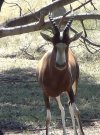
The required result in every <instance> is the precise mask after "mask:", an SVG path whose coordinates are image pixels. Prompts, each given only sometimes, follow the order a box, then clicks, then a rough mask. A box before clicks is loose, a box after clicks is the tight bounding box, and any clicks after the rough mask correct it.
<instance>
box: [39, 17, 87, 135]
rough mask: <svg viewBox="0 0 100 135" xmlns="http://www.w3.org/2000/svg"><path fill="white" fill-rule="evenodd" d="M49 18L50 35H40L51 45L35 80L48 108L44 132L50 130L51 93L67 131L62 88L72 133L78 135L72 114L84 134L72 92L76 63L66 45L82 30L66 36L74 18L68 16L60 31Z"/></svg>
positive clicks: (77, 36) (74, 82)
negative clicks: (51, 31)
mask: <svg viewBox="0 0 100 135" xmlns="http://www.w3.org/2000/svg"><path fill="white" fill-rule="evenodd" d="M49 19H50V22H51V25H52V27H53V36H52V37H50V36H49V35H46V34H44V33H41V35H42V37H43V38H44V39H45V40H47V41H49V42H51V43H52V45H53V49H52V50H51V51H49V52H47V53H46V54H45V55H44V56H43V57H42V59H41V60H40V62H39V64H38V68H37V75H38V80H39V82H40V84H41V86H42V89H43V95H44V101H45V106H46V110H47V117H46V135H48V133H49V131H48V130H49V125H50V120H51V112H50V103H49V99H50V97H54V98H56V100H57V103H58V106H59V109H60V111H61V118H62V125H63V133H64V135H66V130H65V111H64V107H63V106H62V103H61V100H60V95H61V93H62V92H65V93H66V95H67V96H68V99H69V111H70V114H71V118H72V124H73V129H74V135H78V134H77V129H76V124H75V117H76V120H77V123H78V127H79V131H80V135H84V132H83V129H82V126H81V122H80V116H79V110H78V108H77V106H76V104H75V95H76V92H77V85H78V78H79V66H78V63H77V61H76V59H75V57H74V55H73V53H72V51H71V49H70V48H69V45H70V43H71V42H73V41H75V40H77V39H78V38H79V37H80V36H81V35H82V32H80V33H77V34H75V35H74V36H73V37H70V36H69V29H70V26H71V23H72V21H73V17H71V19H70V20H69V21H68V22H67V25H66V26H65V28H64V30H63V32H60V30H59V28H58V27H57V25H56V23H55V22H54V20H53V19H52V17H51V16H50V15H49Z"/></svg>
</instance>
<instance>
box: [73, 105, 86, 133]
mask: <svg viewBox="0 0 100 135" xmlns="http://www.w3.org/2000/svg"><path fill="white" fill-rule="evenodd" d="M74 115H75V117H76V120H77V124H78V128H79V131H80V135H84V132H83V129H82V125H81V121H80V114H79V109H78V108H77V106H76V104H75V103H74Z"/></svg>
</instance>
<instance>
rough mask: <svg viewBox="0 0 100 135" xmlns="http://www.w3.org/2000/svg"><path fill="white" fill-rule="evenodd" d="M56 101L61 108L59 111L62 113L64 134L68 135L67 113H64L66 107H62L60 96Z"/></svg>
mask: <svg viewBox="0 0 100 135" xmlns="http://www.w3.org/2000/svg"><path fill="white" fill-rule="evenodd" d="M56 100H57V103H58V106H59V109H60V111H61V119H62V124H63V133H64V135H67V134H66V130H65V128H66V127H65V111H64V107H63V106H62V103H61V100H60V96H58V97H56Z"/></svg>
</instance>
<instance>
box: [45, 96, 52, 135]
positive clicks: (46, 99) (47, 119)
mask: <svg viewBox="0 0 100 135" xmlns="http://www.w3.org/2000/svg"><path fill="white" fill-rule="evenodd" d="M44 101H45V106H46V110H47V116H46V135H49V126H50V121H51V112H50V103H49V97H47V96H46V95H45V94H44Z"/></svg>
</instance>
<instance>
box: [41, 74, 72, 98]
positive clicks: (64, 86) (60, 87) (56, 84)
mask: <svg viewBox="0 0 100 135" xmlns="http://www.w3.org/2000/svg"><path fill="white" fill-rule="evenodd" d="M43 82H44V83H43V84H44V88H45V89H44V90H45V92H46V93H47V95H49V96H52V97H56V96H58V95H59V94H61V93H62V92H64V91H67V90H69V89H70V75H69V74H68V73H66V72H62V73H56V72H55V73H53V74H52V76H51V75H50V74H48V75H46V74H45V76H44V80H43Z"/></svg>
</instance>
